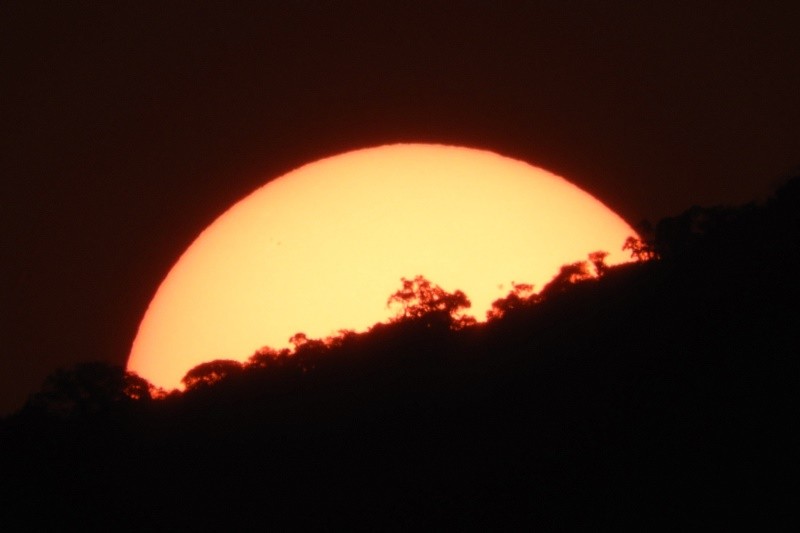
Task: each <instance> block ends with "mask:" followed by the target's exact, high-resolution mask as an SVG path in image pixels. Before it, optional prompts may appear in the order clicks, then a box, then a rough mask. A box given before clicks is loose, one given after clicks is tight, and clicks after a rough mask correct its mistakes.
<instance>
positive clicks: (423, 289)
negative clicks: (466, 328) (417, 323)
mask: <svg viewBox="0 0 800 533" xmlns="http://www.w3.org/2000/svg"><path fill="white" fill-rule="evenodd" d="M401 282H402V285H403V286H402V288H401V289H400V290H398V291H397V292H395V293H394V294H392V295H391V296H389V299H388V300H387V302H386V305H387V307H399V310H398V313H397V316H396V317H395V319H394V320H395V321H399V320H416V319H421V318H423V317H426V318H427V319H428V320H436V319H446V320H447V322H448V323H450V324H451V325H453V326H456V327H461V326H463V325H466V324H468V323H471V322H474V319H472V320H470V319H469V318H466V317H463V316H461V315H460V313H461V311H462V310H463V309H467V308H469V307H470V306H471V305H472V303H471V302H470V301H469V298H467V295H466V294H464V293H463V292H462V291H460V290H457V291H455V292H452V293H450V292H447V291H445V290H444V289H442V288H441V287H440V286H438V285H434V284H433V283H431V282H430V281H428V280H427V279H425V278H424V277H423V276H416V277H415V278H414V279H407V278H401Z"/></svg>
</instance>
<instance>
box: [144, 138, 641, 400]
mask: <svg viewBox="0 0 800 533" xmlns="http://www.w3.org/2000/svg"><path fill="white" fill-rule="evenodd" d="M630 235H635V233H634V231H633V230H632V229H631V228H630V227H629V226H628V224H626V223H625V222H624V221H623V220H622V219H621V218H620V217H619V216H617V215H616V214H615V213H614V212H613V211H611V210H609V209H608V208H607V207H605V206H604V205H603V204H602V203H600V202H599V201H598V200H596V199H595V198H593V197H592V196H590V195H589V194H587V193H586V192H584V191H582V190H580V189H579V188H577V187H575V186H574V185H572V184H570V183H569V182H567V181H566V180H564V179H563V178H560V177H558V176H555V175H553V174H551V173H549V172H547V171H545V170H542V169H540V168H536V167H533V166H530V165H528V164H526V163H524V162H522V161H517V160H514V159H509V158H506V157H503V156H500V155H497V154H495V153H492V152H487V151H483V150H475V149H469V148H461V147H454V146H443V145H429V144H397V145H387V146H380V147H377V148H368V149H364V150H356V151H353V152H348V153H345V154H342V155H338V156H335V157H330V158H327V159H323V160H320V161H317V162H314V163H311V164H308V165H305V166H303V167H301V168H299V169H296V170H294V171H292V172H289V173H288V174H286V175H284V176H282V177H280V178H278V179H275V180H272V181H270V182H269V183H267V184H266V185H264V186H263V187H261V188H260V189H258V190H257V191H255V192H254V193H252V194H251V195H250V196H248V197H246V198H245V199H243V200H241V201H240V202H238V203H237V204H235V205H234V206H233V207H231V208H230V209H229V210H228V211H226V212H225V213H223V214H222V216H220V217H219V218H218V219H217V220H216V221H215V222H214V223H212V224H211V225H210V226H208V228H206V229H205V230H204V231H203V232H202V233H201V234H200V236H198V237H197V239H196V240H195V241H194V242H193V243H192V245H191V246H190V247H189V248H188V249H187V250H186V251H185V252H184V254H183V255H182V256H181V258H180V259H179V260H178V262H177V263H176V264H175V266H174V267H173V268H172V270H170V272H169V273H168V274H167V276H166V278H165V279H164V281H163V282H162V284H161V286H160V287H159V289H158V291H157V292H156V295H155V297H154V298H153V300H152V302H151V303H150V306H149V307H148V309H147V312H146V313H145V315H144V318H143V320H142V322H141V324H140V326H139V331H138V334H137V336H136V339H135V340H134V342H133V347H132V350H131V354H130V357H129V361H128V368H129V369H130V370H133V371H135V372H137V373H139V374H140V375H141V376H143V377H145V378H147V379H148V380H150V381H151V382H153V383H154V384H156V385H159V386H162V387H174V386H177V385H178V384H179V383H180V380H181V378H182V377H183V376H184V374H185V373H186V372H187V371H188V370H189V369H190V368H192V367H194V366H196V365H197V364H200V363H202V362H206V361H210V360H213V359H223V358H224V359H236V360H240V361H244V360H246V359H247V358H248V357H249V356H250V355H252V354H253V353H254V352H255V351H256V350H257V349H258V348H261V347H263V346H271V347H274V348H281V347H284V346H287V345H288V339H289V337H290V336H292V335H293V334H295V333H297V332H304V333H306V334H307V335H308V336H309V337H310V338H322V337H326V336H328V335H330V334H332V333H334V332H336V331H338V330H340V329H354V330H364V329H366V328H367V327H369V326H371V325H373V324H375V323H377V322H381V321H385V320H386V319H387V318H388V317H389V315H390V311H389V309H388V308H387V306H386V300H387V298H388V296H389V295H390V294H391V293H393V292H394V291H396V290H397V289H398V288H399V286H400V278H401V277H413V276H415V275H418V274H421V275H423V276H425V277H426V278H427V279H429V280H431V281H432V282H434V283H436V284H438V285H440V286H442V287H443V288H444V289H446V290H448V291H454V290H457V289H460V290H462V291H464V292H465V293H466V294H467V295H468V296H469V298H470V299H471V300H472V304H473V305H472V308H471V310H470V311H471V314H473V315H474V316H475V317H476V318H477V319H479V320H480V319H482V318H483V317H484V316H485V313H486V311H487V310H488V309H489V308H490V307H491V302H492V301H494V300H495V299H497V298H499V297H501V296H504V295H505V294H506V293H508V291H509V289H510V288H511V282H518V283H520V282H527V283H533V284H534V285H535V286H536V288H537V289H541V287H542V286H543V285H544V284H545V283H546V282H547V281H549V280H550V279H551V278H552V277H553V276H554V275H555V274H556V273H557V272H558V270H559V267H560V266H561V265H563V264H566V263H571V262H574V261H577V260H581V259H585V258H586V256H587V254H588V253H589V252H593V251H596V250H604V251H607V252H609V253H610V255H609V256H608V258H607V262H608V264H617V263H621V262H624V261H626V260H627V257H626V255H625V254H624V253H623V252H622V250H621V248H622V244H623V242H624V241H625V239H626V238H627V237H628V236H630Z"/></svg>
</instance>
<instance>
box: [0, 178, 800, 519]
mask: <svg viewBox="0 0 800 533" xmlns="http://www.w3.org/2000/svg"><path fill="white" fill-rule="evenodd" d="M797 189H798V187H797V183H796V182H794V183H793V184H792V183H790V184H789V186H787V187H786V188H785V189H784V190H783V191H782V192H781V194H780V195H779V196H778V198H777V199H774V200H773V201H772V202H771V203H770V204H769V205H767V206H765V207H759V208H755V207H747V208H739V209H736V210H727V211H724V212H721V211H713V212H712V211H695V212H694V213H693V214H692V213H689V212H687V214H685V215H684V216H683V217H677V218H676V219H674V220H672V221H671V222H670V221H667V222H665V223H663V224H662V225H661V226H660V232H659V234H658V235H657V237H656V238H655V239H654V241H653V242H652V243H651V244H652V246H653V247H654V249H655V250H656V251H657V252H658V253H659V255H660V256H661V259H660V260H656V261H650V262H643V263H636V264H631V265H628V266H625V267H622V268H616V269H611V270H610V271H609V272H608V273H606V274H605V275H604V276H603V277H602V278H600V279H598V280H591V281H588V282H584V283H578V284H575V285H574V286H571V287H568V288H567V289H565V290H563V291H557V292H556V291H554V292H553V293H552V294H551V295H550V296H548V297H547V298H545V299H543V300H542V301H539V302H537V303H536V304H535V305H534V304H531V305H521V306H518V307H517V308H515V309H510V310H508V311H507V312H506V314H505V316H503V317H502V318H498V319H496V320H494V321H491V322H489V323H487V324H485V325H479V326H475V327H467V328H463V329H460V330H453V329H452V328H451V327H450V326H451V324H446V323H440V322H436V321H433V322H431V321H427V322H426V320H409V321H400V322H398V323H395V324H390V325H385V326H381V327H376V328H375V329H373V330H372V331H371V332H370V333H367V334H364V335H357V336H351V337H348V339H347V340H346V341H343V342H340V343H338V344H336V345H335V346H324V347H323V346H319V345H318V346H316V347H315V346H314V345H313V343H312V344H310V345H309V346H308V347H307V349H306V352H305V355H304V356H303V357H300V358H294V359H291V358H290V359H286V360H284V361H283V362H282V363H280V364H278V363H275V364H273V365H272V366H270V365H267V364H265V365H263V367H260V368H253V369H251V370H249V371H246V372H241V373H237V374H231V375H229V376H227V377H225V378H224V379H221V380H219V381H218V382H216V383H213V384H209V385H207V386H197V387H195V388H193V389H191V390H190V391H189V392H187V393H185V394H183V395H171V396H169V397H167V398H165V399H161V400H154V399H147V398H144V399H140V400H133V399H130V398H128V397H121V398H120V397H113V398H112V397H107V398H100V399H99V400H98V399H97V398H86V397H81V396H80V394H77V395H76V396H74V397H73V399H72V400H71V402H72V403H70V404H69V405H67V406H66V407H64V405H61V404H59V405H54V404H55V403H57V402H56V400H54V399H53V398H55V397H52V396H51V397H50V402H51V403H50V404H47V398H45V399H44V400H42V397H40V398H39V399H38V403H37V402H36V401H32V402H31V403H30V404H29V405H28V406H27V407H26V408H25V409H23V410H22V411H21V412H20V413H18V414H17V415H15V416H13V417H10V418H8V419H6V420H5V421H3V423H2V426H0V429H1V430H2V440H1V441H0V446H2V448H0V454H1V457H0V469H1V471H2V481H0V483H2V493H0V495H1V496H2V502H0V523H3V524H13V523H14V521H18V523H19V524H21V526H20V529H28V530H52V529H57V530H63V529H73V528H79V529H82V530H109V531H124V530H135V531H155V530H190V529H194V530H229V529H234V530H236V529H269V528H279V529H301V530H306V529H309V530H323V529H342V528H347V529H381V530H387V529H388V530H395V529H403V530H411V529H420V528H423V527H426V528H429V527H431V526H433V527H437V528H447V529H489V528H491V529H498V528H503V529H522V528H525V529H528V528H532V527H542V528H544V529H571V528H573V527H575V526H579V527H583V528H585V529H590V528H591V529H596V528H598V527H600V526H613V527H617V528H625V529H636V530H648V529H653V528H654V527H687V526H688V527H698V526H699V527H703V526H709V527H713V528H719V529H722V528H728V527H732V526H740V527H742V526H751V527H753V526H754V527H767V528H769V529H773V528H774V526H782V527H783V528H786V529H788V528H789V527H792V526H794V527H796V525H797V522H798V520H797V509H798V508H800V487H798V485H800V482H799V481H798V477H797V466H798V464H797V463H798V461H797V460H798V449H799V448H798V444H800V443H799V442H798V439H797V437H796V435H797V434H800V431H798V429H799V428H798V420H800V418H798V414H800V413H798V407H800V404H799V403H798V381H799V380H800V364H799V363H798V361H800V359H799V357H800V343H798V331H800V312H798V301H800V300H798V298H800V284H798V281H797V274H798V271H799V270H798V267H800V252H799V250H800V246H798V243H800V224H798V212H800V209H798V206H800V203H798V202H797V200H798V194H797ZM709 220H710V221H709ZM703 221H705V222H703ZM59 398H62V397H59ZM62 400H63V398H62ZM59 401H61V400H59ZM81 402H83V403H81ZM62 403H63V402H62ZM87 405H88V406H89V407H88V408H84V407H86V406H87ZM76 406H78V407H76ZM81 406H83V407H81ZM4 529H5V527H4ZM16 529H17V527H12V528H11V529H10V530H16ZM6 530H9V529H6Z"/></svg>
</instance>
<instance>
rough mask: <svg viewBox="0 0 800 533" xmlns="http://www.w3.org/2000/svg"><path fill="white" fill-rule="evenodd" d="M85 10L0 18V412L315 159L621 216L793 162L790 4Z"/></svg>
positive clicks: (758, 192)
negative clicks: (502, 176)
mask: <svg viewBox="0 0 800 533" xmlns="http://www.w3.org/2000/svg"><path fill="white" fill-rule="evenodd" d="M265 3H266V2H265ZM104 4H106V3H99V2H91V3H83V2H69V3H67V2H48V3H43V2H35V1H30V0H24V1H17V0H6V1H4V2H2V3H1V4H0V66H1V67H2V75H1V76H2V77H1V78H0V79H2V86H0V95H2V98H0V124H2V126H0V135H2V137H1V138H0V141H2V142H1V143H0V176H2V194H3V197H2V211H1V212H0V213H1V214H0V216H1V217H2V219H1V220H0V222H2V226H1V227H2V241H1V242H0V244H2V248H0V249H1V250H2V257H0V259H1V260H2V262H1V266H0V268H2V272H1V274H2V305H3V310H2V326H1V329H0V332H2V358H0V414H1V413H5V412H8V411H9V410H11V409H14V408H16V407H19V405H21V403H22V402H23V401H24V399H25V397H26V396H27V394H29V393H30V392H32V391H34V390H36V389H38V388H39V386H40V384H41V382H42V380H43V379H44V377H45V376H46V375H47V374H49V373H51V372H52V371H53V370H54V369H55V368H57V367H58V366H62V365H68V364H72V363H74V362H78V361H83V360H92V359H101V360H106V361H111V362H118V363H124V361H125V358H126V356H127V353H128V349H129V347H130V343H131V341H132V339H133V336H134V334H135V332H136V328H137V326H138V321H139V319H140V318H141V316H142V314H143V313H144V310H145V308H146V306H147V303H148V302H149V300H150V298H151V297H152V295H153V293H154V292H155V290H156V288H157V286H158V284H159V283H160V281H161V279H162V278H163V276H164V275H165V274H166V272H167V271H168V270H169V268H170V266H171V265H172V264H173V263H174V261H175V260H176V259H177V257H178V256H179V255H180V254H181V252H182V251H183V250H184V249H185V248H186V246H188V245H189V244H190V243H191V241H192V240H193V239H194V237H195V236H196V235H197V234H198V233H199V232H200V231H201V230H202V229H203V228H204V227H205V226H206V225H208V224H209V223H210V222H212V221H213V220H214V219H215V218H216V216H218V215H219V214H220V213H221V212H223V211H224V210H225V209H226V208H227V207H228V206H230V205H231V204H232V203H234V202H235V201H236V200H238V199H240V198H242V197H243V196H245V195H247V194H248V193H250V192H251V191H253V190H255V189H256V188H257V187H259V186H260V185H261V184H263V183H264V182H265V181H266V179H268V178H270V177H274V176H278V175H280V174H282V173H284V172H286V171H288V170H290V169H292V168H295V167H297V166H299V165H301V164H303V163H306V162H310V161H313V160H316V159H319V158H321V157H324V156H328V155H332V154H335V153H338V152H343V151H347V150H350V149H355V148H362V147H367V146H373V145H378V144H383V143H390V142H400V141H417V142H439V143H452V144H460V145H466V146H472V147H478V148H484V149H489V150H493V151H496V152H499V153H501V154H504V155H508V156H512V157H516V158H519V159H523V160H525V161H528V162H530V163H532V164H535V165H538V166H542V167H544V168H546V169H548V170H550V171H553V172H556V173H558V174H560V175H563V176H565V177H567V178H568V179H570V180H571V181H573V182H574V183H576V184H578V185H579V186H581V187H582V188H584V189H586V190H588V191H589V192H591V193H592V194H594V195H595V196H596V197H598V198H599V199H600V200H602V201H603V202H605V203H606V204H607V205H608V206H609V207H611V208H612V209H614V210H616V211H617V212H618V213H619V214H620V215H622V216H623V217H624V218H626V219H627V220H628V222H630V223H632V224H635V223H637V222H639V221H640V220H642V219H643V218H648V219H650V220H651V221H656V220H658V219H659V218H661V217H663V216H666V215H671V214H677V213H679V212H680V211H682V210H684V209H685V208H688V207H689V206H691V205H693V204H700V205H713V204H720V203H722V204H739V203H744V202H747V201H750V200H757V199H760V198H763V197H765V196H766V195H767V194H768V193H769V192H770V191H771V190H772V189H773V188H774V186H775V185H776V184H777V183H779V182H780V181H781V180H782V179H783V178H785V177H787V176H788V175H789V174H790V173H791V172H792V171H793V170H794V171H796V170H797V168H798V165H800V135H798V124H800V99H799V98H798V94H800V41H798V28H800V8H799V7H791V4H792V2H760V3H756V2H734V1H726V2H685V3H683V2H674V1H672V2H663V3H661V6H660V7H650V6H645V5H644V4H646V3H645V2H634V1H631V2H622V3H620V2H599V1H598V2H572V1H568V0H558V1H553V2H526V3H524V4H522V3H516V2H503V3H501V4H502V7H498V6H497V3H496V2H485V3H482V7H475V6H476V5H478V3H477V2H469V3H463V4H461V3H459V2H452V1H451V2H442V3H439V2H430V1H426V2H419V4H420V6H415V5H414V4H415V3H413V2H383V3H380V2H366V1H365V2H309V1H297V2H274V3H269V4H280V6H279V7H264V6H261V5H260V4H261V3H255V2H253V3H250V2H237V3H236V4H237V7H230V6H229V5H227V4H228V2H221V3H220V4H218V5H217V6H216V7H210V6H213V4H211V3H206V2H202V3H196V2H141V1H138V2H131V3H129V4H128V3H118V2H111V3H107V4H108V5H104ZM125 4H127V5H125ZM164 4H168V5H164ZM197 4H202V7H201V6H198V5H197ZM382 4H385V5H386V6H391V7H386V6H383V5H382ZM397 4H402V6H400V5H397ZM379 5H380V7H379ZM256 6H257V7H256ZM422 6H424V7H422ZM443 201H446V199H443ZM410 274H414V273H410Z"/></svg>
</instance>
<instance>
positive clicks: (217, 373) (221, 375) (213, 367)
mask: <svg viewBox="0 0 800 533" xmlns="http://www.w3.org/2000/svg"><path fill="white" fill-rule="evenodd" d="M242 370H243V365H242V363H240V362H239V361H233V360H231V359H217V360H215V361H209V362H208V363H202V364H199V365H197V366H196V367H194V368H192V369H191V370H189V372H187V373H186V375H185V376H184V377H183V379H182V380H181V383H183V384H184V385H185V386H186V389H187V390H191V389H196V388H198V387H205V386H209V385H213V384H215V383H217V382H219V381H222V380H223V379H225V378H227V377H229V376H232V375H236V374H239V373H241V372H242Z"/></svg>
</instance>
